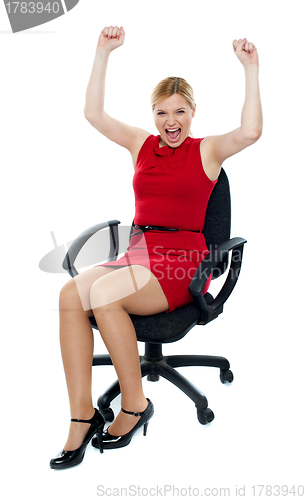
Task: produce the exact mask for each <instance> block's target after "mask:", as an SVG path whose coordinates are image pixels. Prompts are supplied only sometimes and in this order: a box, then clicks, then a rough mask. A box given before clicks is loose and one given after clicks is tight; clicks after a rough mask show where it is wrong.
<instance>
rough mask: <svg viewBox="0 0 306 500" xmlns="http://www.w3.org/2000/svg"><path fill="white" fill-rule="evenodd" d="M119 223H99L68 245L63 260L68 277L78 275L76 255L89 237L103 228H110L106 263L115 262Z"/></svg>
mask: <svg viewBox="0 0 306 500" xmlns="http://www.w3.org/2000/svg"><path fill="white" fill-rule="evenodd" d="M120 223H121V222H120V221H119V220H109V221H106V222H100V223H99V224H95V225H94V226H91V227H89V228H88V229H85V231H83V232H82V233H81V234H80V235H79V236H78V237H77V238H76V239H75V240H74V241H73V242H72V243H71V245H70V247H69V249H68V251H67V253H66V255H65V258H64V260H63V264H62V266H63V268H64V269H65V270H66V271H68V273H69V274H70V276H71V277H72V278H73V277H74V276H77V275H78V274H79V273H78V271H77V270H76V268H75V267H74V262H75V259H76V258H77V255H78V253H79V252H80V250H81V248H82V247H83V246H84V245H85V243H86V241H87V240H89V238H90V237H91V236H93V235H94V234H95V233H97V232H98V231H100V230H101V229H104V228H105V227H110V231H109V239H110V252H109V256H108V259H107V262H109V261H111V260H116V257H117V255H118V248H119V241H118V224H120Z"/></svg>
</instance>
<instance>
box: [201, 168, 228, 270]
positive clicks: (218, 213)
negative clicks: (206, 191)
mask: <svg viewBox="0 0 306 500" xmlns="http://www.w3.org/2000/svg"><path fill="white" fill-rule="evenodd" d="M202 233H203V234H204V238H205V241H206V245H207V248H208V250H211V249H212V248H213V247H214V246H215V245H218V244H219V243H222V242H223V241H226V240H228V239H229V238H230V233H231V196H230V187H229V182H228V178H227V175H226V173H225V171H224V169H223V168H221V172H220V175H219V178H218V182H217V184H216V185H215V187H214V189H213V192H212V193H211V196H210V198H209V202H208V206H207V211H206V216H205V224H204V229H203V231H202ZM227 265H228V254H227V255H226V256H225V258H224V259H223V260H222V261H221V262H220V263H219V264H218V266H217V268H216V269H215V271H214V272H213V274H212V279H215V278H218V277H219V276H220V274H223V273H224V272H225V271H226V268H227Z"/></svg>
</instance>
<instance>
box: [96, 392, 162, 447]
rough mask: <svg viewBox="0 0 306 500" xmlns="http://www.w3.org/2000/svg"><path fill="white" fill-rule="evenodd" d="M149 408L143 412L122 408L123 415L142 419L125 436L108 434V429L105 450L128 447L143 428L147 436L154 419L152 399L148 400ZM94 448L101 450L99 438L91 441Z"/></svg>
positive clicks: (104, 435)
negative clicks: (150, 422) (137, 432)
mask: <svg viewBox="0 0 306 500" xmlns="http://www.w3.org/2000/svg"><path fill="white" fill-rule="evenodd" d="M147 401H148V406H147V408H146V409H145V410H144V411H142V412H135V411H126V410H124V409H123V408H121V411H123V413H127V414H128V415H134V416H135V417H140V419H139V420H138V422H137V424H136V425H135V426H134V427H133V429H132V430H130V432H128V433H127V434H124V435H123V436H113V435H112V434H110V433H109V432H108V429H106V431H104V432H103V448H104V449H106V450H111V449H113V448H122V447H123V446H127V445H128V444H129V443H130V442H131V440H132V437H133V435H134V434H135V432H136V431H137V430H138V429H140V428H141V427H142V426H143V435H144V436H146V435H147V429H148V425H149V420H150V418H152V417H153V414H154V406H153V403H152V402H151V401H150V399H148V398H147ZM91 444H92V446H94V448H99V437H96V436H95V437H94V438H93V439H92V441H91Z"/></svg>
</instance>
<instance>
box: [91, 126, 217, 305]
mask: <svg viewBox="0 0 306 500" xmlns="http://www.w3.org/2000/svg"><path fill="white" fill-rule="evenodd" d="M159 140H160V135H157V136H154V135H150V136H148V137H147V139H146V140H145V142H144V143H143V145H142V147H141V149H140V151H139V154H138V158H137V163H136V167H135V173H134V177H133V189H134V193H135V217H134V224H139V225H144V226H148V225H151V226H163V227H168V228H177V229H182V230H181V231H161V230H149V231H146V232H142V231H141V230H140V229H139V228H133V233H132V236H131V239H130V245H129V247H128V248H127V252H126V253H125V254H124V256H123V257H121V258H120V259H118V260H116V261H111V262H106V263H104V264H101V265H102V266H126V265H133V264H138V265H142V266H144V267H146V268H147V269H150V270H151V272H152V273H153V274H154V275H155V277H156V278H157V279H158V281H159V283H160V285H161V287H162V289H163V291H164V293H165V295H166V297H167V299H168V302H169V309H168V311H167V312H170V311H173V310H174V309H176V308H178V307H181V306H183V305H185V304H188V303H190V302H192V301H193V297H192V295H190V293H189V291H188V287H189V285H190V282H191V279H192V277H193V275H194V273H195V272H196V270H197V268H198V266H199V264H200V262H201V260H202V259H203V258H204V257H205V256H206V255H207V253H208V250H207V246H206V242H205V238H204V235H203V233H202V232H201V231H202V229H203V227H204V221H205V214H206V209H207V204H208V201H209V198H210V195H211V192H212V190H213V188H214V187H215V185H216V183H217V180H216V181H211V180H210V179H209V178H208V177H207V175H206V174H205V172H204V169H203V166H202V161H201V155H200V143H201V141H202V140H203V139H194V138H191V137H187V138H186V139H185V141H184V142H183V143H182V144H181V145H180V146H179V147H177V148H171V147H169V146H164V147H161V148H160V147H159ZM139 231H140V233H139ZM193 231H196V232H193ZM136 233H138V234H136ZM209 285H210V279H209V280H208V281H207V283H206V285H205V287H204V289H203V295H204V294H205V293H206V292H207V290H208V288H209Z"/></svg>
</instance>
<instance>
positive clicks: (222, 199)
mask: <svg viewBox="0 0 306 500" xmlns="http://www.w3.org/2000/svg"><path fill="white" fill-rule="evenodd" d="M133 223H134V220H133V222H132V225H133ZM132 231H133V228H132V226H131V231H130V238H129V239H131V235H132ZM230 232H231V198H230V188H229V182H228V178H227V175H226V173H225V171H224V169H223V168H221V172H220V175H219V178H218V182H217V184H216V185H215V187H214V189H213V191H212V193H211V196H210V198H209V202H208V205H207V211H206V216H205V224H204V228H203V231H202V233H203V234H204V238H205V241H206V245H207V248H208V250H210V249H212V248H213V247H214V246H215V245H218V244H219V243H222V242H223V241H226V240H228V239H229V238H230ZM227 266H228V254H227V255H226V256H225V258H224V259H223V260H221V262H220V263H219V264H218V266H217V268H216V269H215V270H214V272H213V274H212V279H215V278H218V277H219V276H220V274H223V273H224V272H225V271H226V268H227Z"/></svg>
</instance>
